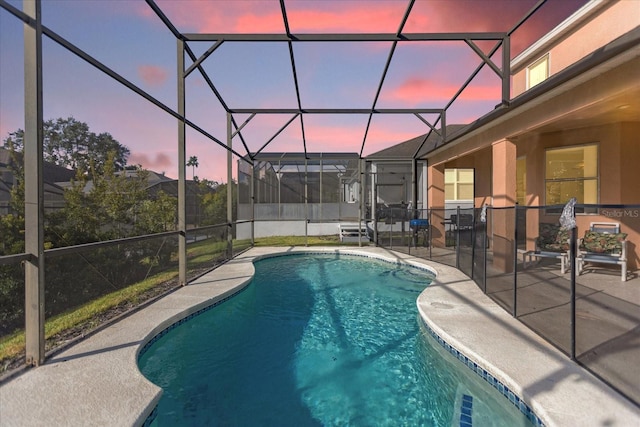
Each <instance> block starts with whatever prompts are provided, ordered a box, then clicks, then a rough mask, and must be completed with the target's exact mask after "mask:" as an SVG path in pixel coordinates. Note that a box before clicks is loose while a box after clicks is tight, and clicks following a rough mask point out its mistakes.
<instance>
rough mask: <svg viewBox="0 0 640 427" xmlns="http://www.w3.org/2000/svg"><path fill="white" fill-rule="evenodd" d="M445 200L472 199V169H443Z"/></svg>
mask: <svg viewBox="0 0 640 427" xmlns="http://www.w3.org/2000/svg"><path fill="white" fill-rule="evenodd" d="M444 198H445V200H473V169H445V171H444Z"/></svg>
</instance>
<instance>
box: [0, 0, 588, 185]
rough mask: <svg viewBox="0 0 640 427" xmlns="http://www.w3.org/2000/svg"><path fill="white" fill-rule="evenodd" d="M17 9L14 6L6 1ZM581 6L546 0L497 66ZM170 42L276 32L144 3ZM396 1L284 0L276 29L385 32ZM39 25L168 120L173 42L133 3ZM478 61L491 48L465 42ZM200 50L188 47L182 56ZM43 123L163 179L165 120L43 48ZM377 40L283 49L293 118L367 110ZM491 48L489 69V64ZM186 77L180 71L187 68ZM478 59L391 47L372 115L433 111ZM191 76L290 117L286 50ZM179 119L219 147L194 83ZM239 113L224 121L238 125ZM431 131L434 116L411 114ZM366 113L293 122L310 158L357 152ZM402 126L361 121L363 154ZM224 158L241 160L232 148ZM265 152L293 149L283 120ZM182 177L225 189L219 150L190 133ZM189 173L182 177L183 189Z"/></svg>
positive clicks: (5, 32) (210, 12)
mask: <svg viewBox="0 0 640 427" xmlns="http://www.w3.org/2000/svg"><path fill="white" fill-rule="evenodd" d="M8 3H9V4H10V5H12V6H14V7H16V8H18V9H21V8H22V2H21V1H15V0H14V1H8ZM536 3H537V1H536V0H417V1H416V2H415V4H414V5H413V8H412V10H411V14H410V16H409V18H408V20H407V22H406V24H405V26H404V29H403V32H405V33H436V32H498V31H509V30H510V29H511V28H512V27H513V26H514V25H515V24H516V23H517V22H518V21H519V19H520V18H521V17H522V16H524V15H525V14H526V13H527V12H528V11H529V10H530V9H531V8H532V7H533V6H534V5H535V4H536ZM585 3H586V0H549V1H548V2H547V3H546V4H545V5H544V6H542V8H541V9H540V10H539V11H538V12H537V13H536V14H535V15H534V17H533V18H532V19H531V20H530V21H529V22H527V23H526V24H525V25H523V26H522V27H521V28H519V29H518V30H517V31H516V32H515V33H514V34H513V35H512V45H511V57H512V58H513V57H515V56H516V55H517V54H518V53H520V52H522V50H523V49H525V48H526V47H527V46H528V45H529V44H531V43H532V42H533V41H535V40H536V39H538V38H540V37H541V36H542V35H544V34H545V33H547V32H548V31H549V30H550V29H552V28H553V27H555V26H556V25H558V24H559V23H560V22H562V21H563V20H564V19H566V18H567V17H568V16H569V15H571V14H572V13H573V12H575V11H576V10H577V9H578V8H580V7H581V6H582V5H584V4H585ZM156 4H157V5H158V6H159V7H160V9H161V10H162V11H163V12H164V13H165V14H166V15H167V16H168V17H169V19H170V20H171V21H172V23H173V24H174V25H175V26H176V28H177V29H178V30H179V31H180V32H182V33H279V34H282V33H284V32H285V27H284V24H283V19H282V11H281V8H280V3H279V1H278V0H248V1H242V0H233V1H231V0H230V1H223V0H215V1H208V0H156ZM408 4H409V2H408V1H406V0H390V1H384V0H359V1H339V0H325V1H311V0H298V1H292V0H286V1H285V6H286V10H287V17H288V22H289V26H290V30H291V32H292V33H293V34H296V33H297V34H304V33H363V32H364V33H396V31H397V30H398V28H399V26H400V23H401V21H402V17H403V15H404V13H405V11H406V10H407V6H408ZM42 13H43V24H44V25H45V26H46V27H47V28H49V29H50V30H52V31H54V32H55V33H57V34H58V35H59V36H61V37H63V38H64V39H66V40H67V41H69V42H71V43H72V44H74V45H75V46H77V47H78V48H80V49H82V50H84V51H85V52H87V53H89V54H90V55H92V56H93V57H94V58H96V59H97V60H98V61H100V62H102V63H103V64H105V65H106V66H107V67H109V68H111V69H112V70H114V71H115V72H117V73H118V74H120V75H122V76H123V77H125V78H127V79H128V80H130V81H131V82H133V83H134V84H135V85H136V86H138V87H139V88H141V89H142V90H144V91H145V92H147V93H149V94H150V95H151V96H153V97H154V98H156V99H158V100H159V101H160V102H162V103H164V104H165V105H167V106H168V107H170V108H171V109H174V110H175V109H176V108H177V107H176V106H177V103H176V97H177V95H176V81H177V77H176V76H177V65H176V63H177V62H176V41H175V38H174V37H173V35H172V34H171V32H170V31H169V30H168V29H167V28H166V27H165V25H164V24H163V23H162V22H161V21H160V19H158V17H157V16H156V14H155V13H154V12H153V10H152V9H151V8H150V7H149V6H148V5H147V3H146V2H145V1H143V0H111V1H107V0H102V1H94V0H64V1H61V0H45V1H43V2H42ZM476 44H477V45H478V46H479V47H480V48H481V49H482V50H483V51H484V52H489V51H490V50H491V49H492V48H493V47H494V45H495V42H480V41H478V42H476ZM212 45H213V42H197V43H196V42H190V43H189V46H190V47H191V49H192V50H193V51H194V52H195V54H196V55H200V54H202V53H204V52H205V51H206V50H207V49H209V48H210V47H211V46H212ZM43 47H44V117H45V119H56V118H58V117H65V118H66V117H69V116H73V117H75V118H76V119H77V120H79V121H83V122H86V123H88V124H89V127H90V128H91V130H92V131H93V132H95V133H102V132H108V133H110V134H111V135H112V136H113V137H114V138H115V139H117V140H118V141H119V142H120V143H122V144H124V145H126V146H127V147H129V149H130V150H131V156H130V158H129V163H131V164H141V165H142V166H143V167H145V168H148V169H151V170H154V171H157V172H165V173H166V174H167V175H169V176H171V177H177V164H176V160H177V149H176V145H177V143H176V141H177V123H176V122H177V121H176V119H174V118H173V117H172V116H170V115H169V114H167V113H165V112H164V111H161V110H159V109H158V108H157V107H155V106H154V105H153V104H151V103H150V102H149V101H147V100H145V99H143V98H141V97H139V96H138V95H137V94H135V93H133V92H131V91H130V90H129V89H127V88H125V87H124V86H123V85H121V84H120V83H117V82H115V81H113V80H112V79H111V78H110V77H108V76H106V75H105V74H103V73H102V72H101V71H99V70H97V69H95V68H94V67H93V66H91V65H89V64H88V63H86V62H84V61H83V60H81V59H80V58H78V57H77V56H75V55H74V54H72V53H70V52H69V51H67V50H66V49H65V48H63V47H61V46H60V45H59V44H57V43H56V42H54V41H52V40H50V39H49V38H47V37H45V38H44V43H43ZM391 48H392V43H391V42H367V43H353V42H352V43H337V42H333V43H320V42H310V43H301V42H295V43H294V44H293V51H294V57H295V65H296V70H297V76H298V84H299V88H300V97H301V103H302V106H303V108H371V107H372V105H373V103H374V99H375V96H376V90H377V87H378V84H379V82H380V80H381V78H382V76H383V72H384V67H385V63H386V61H387V57H388V55H389V52H390V50H391ZM22 50H23V30H22V22H21V21H20V20H18V19H16V18H15V17H14V16H13V15H12V14H11V13H9V12H8V11H6V10H5V9H3V8H0V138H1V139H2V140H4V139H5V138H6V137H7V136H8V133H9V132H12V131H14V130H16V129H18V128H24V110H23V109H24V103H23V99H22V97H23V91H24V89H23V72H24V66H23V59H22ZM500 58H501V50H500V49H499V50H498V51H497V52H496V54H495V55H494V56H493V57H492V59H493V60H494V61H495V62H496V64H497V65H498V66H500V65H501V61H500ZM186 63H187V66H189V65H190V60H189V59H187V62H186ZM480 63H481V59H480V58H479V57H478V56H477V55H476V54H475V53H474V52H473V50H472V49H471V48H470V47H469V46H468V45H467V44H465V43H464V42H401V43H398V45H397V48H396V50H395V52H394V56H393V61H392V63H391V66H390V67H389V70H388V73H387V75H386V78H385V80H384V85H383V88H382V90H381V92H380V95H379V98H378V101H377V103H376V106H377V107H379V108H443V107H444V106H446V104H447V103H448V102H449V100H450V99H451V97H452V96H453V95H454V94H455V93H456V91H457V90H458V89H459V87H460V86H461V85H462V84H463V83H464V82H465V81H466V80H467V78H468V77H469V76H470V75H471V73H472V72H473V71H474V70H475V68H476V67H477V66H478V65H479V64H480ZM203 66H204V68H205V70H206V72H207V73H208V75H209V77H210V79H211V80H212V82H213V83H214V85H215V86H216V88H217V89H218V91H219V92H220V94H221V95H222V97H223V98H224V100H225V102H226V103H227V105H228V106H229V107H231V108H297V100H296V92H295V85H294V79H293V77H292V70H291V64H290V59H289V48H288V45H287V43H282V42H279V43H277V42H255V43H239V42H235V43H234V42H225V43H223V44H222V45H221V46H220V47H219V48H218V49H217V50H216V51H215V52H214V53H213V54H212V55H211V56H210V57H209V58H208V59H207V60H206V61H204V63H203ZM500 94H501V83H500V79H499V78H498V76H497V75H496V74H495V73H494V72H493V71H492V70H490V69H489V67H486V66H485V67H484V69H483V71H482V72H481V73H480V74H479V75H478V76H477V77H476V78H475V79H474V80H473V81H472V83H471V84H470V86H469V87H468V88H467V89H466V90H465V91H464V92H463V93H462V95H461V97H460V98H459V99H458V100H457V101H456V102H455V103H454V104H453V105H452V106H451V108H450V109H449V110H448V112H447V123H448V124H453V123H469V122H471V121H473V120H475V119H477V118H478V117H480V116H482V115H484V114H486V113H487V112H489V111H490V110H492V109H493V108H494V107H495V106H496V105H497V104H499V103H500ZM186 109H187V118H188V119H189V120H191V121H192V122H194V123H196V124H197V125H198V126H200V127H201V128H203V129H204V130H206V131H207V132H209V133H210V134H212V135H213V136H215V137H216V138H218V139H219V140H221V141H226V115H225V112H224V109H223V108H222V106H221V105H220V103H219V102H218V100H217V99H216V97H215V95H214V94H213V93H212V92H211V91H210V90H209V87H208V85H207V84H206V82H205V80H204V79H203V78H202V77H201V76H200V74H199V73H197V72H194V73H192V74H191V75H190V76H189V77H188V78H187V107H186ZM246 118H247V116H246V115H244V116H243V115H236V116H235V119H236V121H237V123H238V124H241V123H243V122H244V121H245V119H246ZM290 118H291V115H283V114H274V115H258V116H256V117H255V118H254V119H253V120H252V121H251V122H250V123H249V124H248V125H247V126H246V128H245V129H243V136H244V138H245V141H246V142H247V145H248V147H249V149H250V150H251V151H257V150H258V149H259V148H260V147H262V146H263V145H264V144H265V143H266V142H267V141H268V140H269V139H271V138H272V137H273V136H274V134H275V133H276V132H277V131H278V130H279V129H280V128H281V127H282V126H283V125H284V124H285V123H286V122H287V121H289V119H290ZM424 118H425V119H426V120H429V121H431V122H433V121H434V120H435V116H429V115H424ZM367 120H368V115H366V114H365V115H333V114H331V115H329V114H323V115H305V116H304V129H305V135H306V139H307V150H308V151H310V152H360V149H361V146H362V143H363V139H364V136H365V127H366V124H367ZM428 130H429V128H428V127H427V126H426V125H425V124H424V123H423V122H422V121H420V120H419V119H418V118H416V117H415V116H413V115H374V117H373V120H372V123H371V127H370V129H369V133H368V135H367V139H366V143H365V148H364V152H363V154H364V155H367V154H370V153H373V152H376V151H379V150H381V149H383V148H386V147H388V146H391V145H394V144H396V143H399V142H402V141H405V140H407V139H410V138H413V137H415V136H418V135H420V134H423V133H426V132H427V131H428ZM234 149H235V150H236V151H238V152H240V153H242V154H244V153H245V152H246V150H245V149H244V147H242V145H241V143H240V141H239V140H238V139H237V138H234ZM266 151H276V152H281V151H296V152H298V151H303V146H302V137H301V126H300V119H296V120H295V121H294V122H292V123H291V125H289V127H287V129H285V130H284V131H283V132H282V133H281V134H280V135H278V136H277V137H276V138H275V139H274V141H273V142H272V143H271V144H270V145H269V147H268V148H267V149H266ZM189 156H197V157H198V160H199V163H200V166H199V167H198V168H197V170H196V175H198V176H199V177H200V178H208V179H211V180H216V181H221V182H222V181H226V169H225V167H226V153H225V150H224V149H223V148H221V147H219V146H218V145H217V144H215V143H214V142H210V141H208V140H207V139H206V138H205V137H203V136H202V135H200V134H199V133H198V132H196V131H193V130H188V131H187V158H188V157H189ZM191 174H192V171H191V168H189V169H188V172H187V176H188V178H191Z"/></svg>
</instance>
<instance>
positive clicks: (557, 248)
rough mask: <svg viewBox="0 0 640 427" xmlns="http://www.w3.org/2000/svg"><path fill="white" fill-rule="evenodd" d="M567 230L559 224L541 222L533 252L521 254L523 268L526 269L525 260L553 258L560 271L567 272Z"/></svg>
mask: <svg viewBox="0 0 640 427" xmlns="http://www.w3.org/2000/svg"><path fill="white" fill-rule="evenodd" d="M569 238H570V236H569V230H565V229H563V228H561V227H560V225H559V224H549V223H545V222H541V223H540V226H539V232H538V237H537V238H536V247H535V250H533V251H527V252H525V253H524V254H523V264H524V268H527V258H529V261H531V259H532V258H554V259H559V260H560V271H561V272H562V274H564V273H566V271H567V263H568V261H569Z"/></svg>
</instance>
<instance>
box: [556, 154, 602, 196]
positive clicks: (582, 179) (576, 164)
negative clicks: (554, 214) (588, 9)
mask: <svg viewBox="0 0 640 427" xmlns="http://www.w3.org/2000/svg"><path fill="white" fill-rule="evenodd" d="M598 180H599V176H598V144H588V145H580V146H573V147H563V148H549V149H547V150H546V152H545V204H547V205H559V204H565V203H567V202H568V201H569V199H571V198H572V197H575V198H576V199H577V201H578V204H597V203H598V198H599V197H598Z"/></svg>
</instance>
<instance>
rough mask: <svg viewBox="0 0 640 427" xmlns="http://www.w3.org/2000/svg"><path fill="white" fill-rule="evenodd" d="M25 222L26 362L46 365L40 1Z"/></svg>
mask: <svg viewBox="0 0 640 427" xmlns="http://www.w3.org/2000/svg"><path fill="white" fill-rule="evenodd" d="M23 8H24V12H25V13H26V14H27V15H29V16H30V17H31V18H32V19H33V21H32V22H31V23H28V24H27V23H25V24H24V98H25V101H24V104H25V105H24V113H25V117H24V165H23V170H24V186H25V188H24V223H25V242H24V243H25V252H26V253H27V254H29V260H28V261H27V262H26V263H25V310H24V311H25V335H26V336H25V338H26V363H27V365H34V366H38V365H41V364H42V363H44V303H45V298H44V286H45V279H44V266H45V263H44V184H43V179H42V175H43V173H42V170H43V165H42V151H43V149H42V143H43V139H44V137H43V109H42V15H41V3H40V0H24V2H23Z"/></svg>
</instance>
